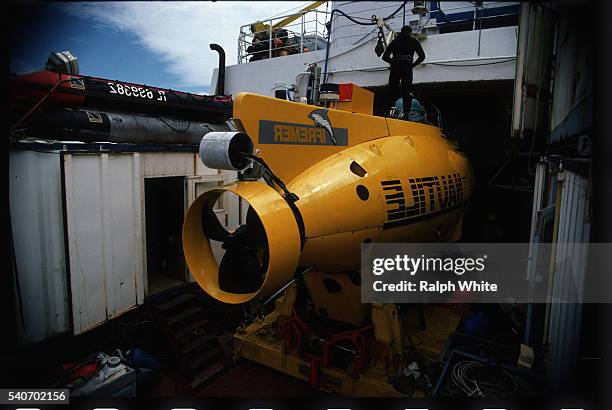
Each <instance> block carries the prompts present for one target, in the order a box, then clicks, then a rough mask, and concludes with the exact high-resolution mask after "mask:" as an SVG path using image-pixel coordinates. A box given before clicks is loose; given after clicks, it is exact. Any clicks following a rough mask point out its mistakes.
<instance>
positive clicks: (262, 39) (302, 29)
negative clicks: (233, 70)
mask: <svg viewBox="0 0 612 410" xmlns="http://www.w3.org/2000/svg"><path fill="white" fill-rule="evenodd" d="M328 17H329V13H328V12H325V11H321V10H310V11H303V12H298V13H293V14H286V15H283V16H279V17H274V18H270V19H267V20H264V21H258V22H256V23H252V24H246V25H244V26H241V27H240V34H239V36H238V64H242V63H246V62H249V61H256V60H262V59H267V58H275V57H281V56H285V55H290V54H302V53H306V52H309V51H317V50H321V49H324V48H325V47H326V45H327V43H326V34H327V33H326V27H325V23H326V22H327V19H328ZM289 18H293V20H292V21H291V22H289V23H288V24H284V25H282V26H280V27H278V28H274V26H275V25H276V24H278V23H281V22H282V21H283V20H285V19H289ZM258 23H260V24H259V25H260V27H259V29H256V27H257V25H258ZM262 27H263V29H262Z"/></svg>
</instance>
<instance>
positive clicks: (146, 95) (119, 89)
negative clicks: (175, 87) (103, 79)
mask: <svg viewBox="0 0 612 410" xmlns="http://www.w3.org/2000/svg"><path fill="white" fill-rule="evenodd" d="M108 86H109V87H110V91H109V92H110V93H111V94H118V95H124V96H126V97H136V98H143V99H145V100H156V101H166V92H165V91H163V90H151V89H150V88H144V87H139V86H136V85H128V84H121V83H112V82H109V83H108Z"/></svg>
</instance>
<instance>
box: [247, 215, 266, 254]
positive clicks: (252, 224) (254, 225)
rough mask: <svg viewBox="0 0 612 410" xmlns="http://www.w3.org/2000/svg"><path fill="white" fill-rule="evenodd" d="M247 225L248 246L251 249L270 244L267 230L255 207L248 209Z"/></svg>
mask: <svg viewBox="0 0 612 410" xmlns="http://www.w3.org/2000/svg"><path fill="white" fill-rule="evenodd" d="M246 226H247V229H248V234H247V246H248V247H249V248H250V249H254V248H261V247H262V246H266V245H267V244H268V239H267V237H266V230H265V229H264V226H263V224H262V223H261V219H259V216H258V215H257V213H256V212H255V211H254V210H253V208H249V210H248V211H247V216H246Z"/></svg>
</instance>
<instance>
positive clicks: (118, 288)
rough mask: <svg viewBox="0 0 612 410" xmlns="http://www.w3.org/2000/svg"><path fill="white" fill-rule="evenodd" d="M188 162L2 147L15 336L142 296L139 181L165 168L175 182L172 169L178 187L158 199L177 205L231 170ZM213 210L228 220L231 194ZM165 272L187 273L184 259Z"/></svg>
mask: <svg viewBox="0 0 612 410" xmlns="http://www.w3.org/2000/svg"><path fill="white" fill-rule="evenodd" d="M64 149H66V148H64ZM198 163H199V158H198V155H197V153H194V152H108V151H107V152H98V151H96V152H74V151H73V152H70V151H62V150H56V151H54V150H47V151H46V152H36V151H27V150H13V151H11V152H10V179H9V182H10V211H11V225H12V232H13V238H14V247H15V256H16V261H17V262H16V265H17V272H16V273H17V275H18V282H19V286H15V290H16V295H15V296H16V297H15V299H16V301H17V302H16V303H17V306H16V312H17V316H18V318H17V325H18V329H17V331H18V335H17V336H18V340H19V342H20V343H33V342H38V341H41V340H44V339H47V338H49V337H51V336H53V335H56V334H59V333H64V332H68V331H71V332H72V333H73V334H80V333H83V332H85V331H87V330H89V329H92V328H94V327H96V326H98V325H100V324H102V323H104V322H106V321H107V320H109V319H112V318H114V317H117V316H118V315H121V314H122V313H125V312H126V311H128V310H130V309H132V308H134V307H136V306H138V305H139V304H142V303H143V301H144V299H145V298H146V297H147V295H148V294H149V289H148V280H149V278H148V272H147V238H146V234H147V228H146V226H147V225H146V214H147V209H146V206H145V202H146V201H145V195H146V192H145V191H146V189H145V186H146V184H145V181H146V180H147V179H149V178H155V179H156V180H157V181H158V182H159V181H161V182H163V183H165V182H164V181H163V180H161V178H165V177H168V180H167V181H168V183H173V184H175V185H174V186H175V187H176V186H177V185H176V184H177V181H178V183H181V182H180V181H181V177H182V181H183V182H182V185H181V186H180V190H181V191H182V195H178V197H171V198H164V199H163V201H162V202H168V201H170V202H173V201H174V202H173V203H174V204H176V203H177V202H178V203H179V205H178V208H180V209H182V210H183V212H185V211H186V209H187V207H188V206H189V205H190V204H191V202H193V201H194V200H195V199H196V198H197V196H199V195H200V194H201V193H203V192H204V191H206V190H208V189H211V188H214V187H216V186H219V185H222V184H224V183H228V182H230V181H232V180H234V179H235V178H236V176H237V175H236V173H235V172H225V171H222V172H220V171H218V170H210V169H207V168H203V167H202V166H200V165H199V164H198ZM177 178H178V179H177ZM158 202H159V201H158ZM163 205H165V204H161V206H163ZM215 212H216V213H217V215H218V216H219V220H220V221H221V222H222V223H223V224H224V225H225V226H226V227H227V229H230V230H231V229H234V228H235V227H237V226H238V224H239V205H238V198H237V197H235V196H224V198H223V200H222V201H221V202H220V203H218V204H217V206H216V209H215ZM177 215H178V214H177ZM177 215H175V218H176V217H177ZM149 222H150V223H153V224H155V223H156V221H149ZM177 229H179V230H180V227H178V228H177ZM215 245H218V246H217V248H218V249H217V252H216V253H217V254H218V256H219V257H220V256H222V254H223V250H222V249H221V248H220V244H215ZM152 252H153V251H152ZM180 252H181V254H182V250H181V251H180ZM179 266H182V265H180V264H179ZM174 274H175V278H174V279H178V280H174V281H173V282H171V284H172V283H181V282H186V281H189V280H191V281H192V280H193V278H192V277H191V275H190V274H189V272H188V271H187V269H186V268H185V271H184V272H174ZM16 284H17V281H15V285H16ZM21 306H23V314H22V313H21V310H22V309H21ZM22 316H23V320H22Z"/></svg>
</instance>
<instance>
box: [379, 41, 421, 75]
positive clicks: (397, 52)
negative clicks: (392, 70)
mask: <svg viewBox="0 0 612 410" xmlns="http://www.w3.org/2000/svg"><path fill="white" fill-rule="evenodd" d="M414 53H417V54H418V58H417V59H416V61H415V62H414V63H413V62H412V59H413V56H414ZM391 55H393V57H391ZM382 59H383V60H384V61H385V62H387V63H389V64H391V65H410V66H411V67H416V66H417V65H419V64H421V63H422V62H423V60H425V52H424V51H423V47H421V43H419V41H418V40H416V39H415V38H413V37H412V36H410V35H407V36H404V35H400V36H398V37H396V38H395V39H394V40H393V41H392V42H391V44H389V46H388V47H387V49H386V50H385V52H384V53H383V55H382Z"/></svg>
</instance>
